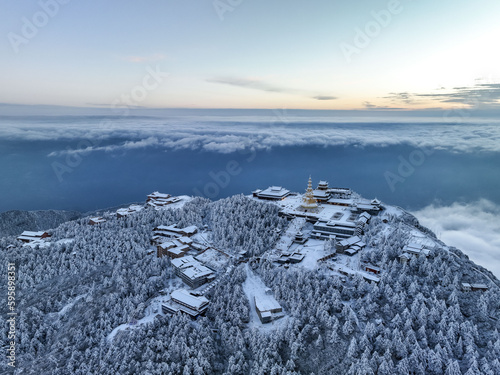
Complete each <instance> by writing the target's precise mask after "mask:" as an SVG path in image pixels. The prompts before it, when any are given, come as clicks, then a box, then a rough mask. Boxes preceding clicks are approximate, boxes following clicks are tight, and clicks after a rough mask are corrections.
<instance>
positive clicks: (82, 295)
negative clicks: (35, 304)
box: [57, 294, 87, 316]
mask: <svg viewBox="0 0 500 375" xmlns="http://www.w3.org/2000/svg"><path fill="white" fill-rule="evenodd" d="M86 296H87V294H81V295H79V296H77V297H76V298H75V299H74V300H73V301H72V302H70V303H68V304H67V305H65V306H64V307H63V308H62V309H61V310H59V311H58V312H57V314H58V315H59V316H63V315H64V314H66V312H67V311H68V310H69V309H71V308H72V307H73V306H74V305H75V304H76V303H77V302H78V301H80V300H81V299H82V298H85V297H86Z"/></svg>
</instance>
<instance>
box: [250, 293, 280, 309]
mask: <svg viewBox="0 0 500 375" xmlns="http://www.w3.org/2000/svg"><path fill="white" fill-rule="evenodd" d="M255 307H256V308H257V310H259V311H260V312H263V311H271V310H279V309H281V305H280V304H279V303H278V301H276V299H275V298H274V297H273V296H272V295H269V294H257V295H256V296H255Z"/></svg>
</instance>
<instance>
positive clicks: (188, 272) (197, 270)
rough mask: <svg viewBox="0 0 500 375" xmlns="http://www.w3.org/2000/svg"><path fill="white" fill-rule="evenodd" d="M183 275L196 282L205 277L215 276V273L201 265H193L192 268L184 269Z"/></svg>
mask: <svg viewBox="0 0 500 375" xmlns="http://www.w3.org/2000/svg"><path fill="white" fill-rule="evenodd" d="M182 273H183V274H184V275H185V276H187V277H188V278H190V279H192V280H194V279H197V278H200V277H205V276H208V275H211V274H213V271H212V270H211V269H210V268H208V267H205V266H204V265H202V264H201V263H198V264H195V265H192V266H191V267H187V268H184V269H183V270H182Z"/></svg>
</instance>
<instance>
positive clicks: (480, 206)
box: [413, 199, 500, 277]
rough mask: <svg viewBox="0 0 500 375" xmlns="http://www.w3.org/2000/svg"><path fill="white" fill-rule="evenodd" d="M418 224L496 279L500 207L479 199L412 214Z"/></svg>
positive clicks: (499, 272)
mask: <svg viewBox="0 0 500 375" xmlns="http://www.w3.org/2000/svg"><path fill="white" fill-rule="evenodd" d="M413 214H414V215H415V216H416V217H417V218H418V220H419V221H420V223H421V224H422V225H424V226H426V227H428V228H429V229H431V230H432V231H434V233H436V235H437V236H438V238H439V239H440V240H441V241H443V242H444V243H446V244H447V245H450V246H455V247H456V248H458V249H460V250H462V251H463V252H464V253H465V254H467V255H468V256H469V258H470V259H471V260H473V261H474V262H476V263H477V264H480V265H481V266H483V267H485V268H487V269H488V270H490V271H491V272H493V273H494V274H495V276H497V277H500V206H498V205H496V204H494V203H492V202H490V201H488V200H485V199H481V200H479V201H477V202H473V203H467V204H466V203H453V204H452V205H451V206H437V205H430V206H427V207H425V208H423V209H422V210H420V211H417V212H413Z"/></svg>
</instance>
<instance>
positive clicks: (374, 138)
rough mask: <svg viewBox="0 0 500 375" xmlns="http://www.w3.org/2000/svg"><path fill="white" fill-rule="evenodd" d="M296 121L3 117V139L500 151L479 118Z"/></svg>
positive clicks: (227, 148) (230, 148)
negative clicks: (400, 146) (450, 120)
mask: <svg viewBox="0 0 500 375" xmlns="http://www.w3.org/2000/svg"><path fill="white" fill-rule="evenodd" d="M342 120H343V121H342V122H332V119H331V118H329V119H319V118H317V117H314V118H310V119H308V118H304V117H301V118H290V117H283V116H281V115H279V114H277V115H275V116H269V117H265V116H260V117H251V118H242V117H234V118H231V117H223V118H211V119H210V118H208V119H207V118H203V119H199V118H196V117H182V118H168V119H165V118H152V117H151V118H148V117H125V118H120V117H105V116H101V117H98V116H94V117H74V116H73V117H67V118H61V117H60V118H57V120H55V119H54V120H53V121H51V119H50V118H46V119H42V120H40V119H37V120H26V119H24V120H20V119H14V118H10V119H4V120H3V121H2V127H1V128H0V140H2V139H3V140H25V141H55V140H57V141H65V140H67V141H75V140H78V141H80V144H79V147H77V148H75V147H73V148H70V149H65V150H54V152H53V153H52V155H51V156H58V155H60V154H61V153H68V152H79V153H89V152H93V151H107V152H113V151H123V150H127V149H138V148H147V147H162V148H166V149H173V150H182V149H187V150H205V151H212V152H220V153H232V152H236V151H240V150H244V149H270V148H273V147H279V146H310V145H314V146H338V145H350V146H352V145H356V146H361V147H362V146H367V145H371V146H380V147H383V146H390V145H398V144H410V145H414V146H415V147H421V148H432V149H439V150H447V151H452V152H500V124H499V123H498V122H493V120H489V121H483V122H479V121H475V122H474V123H471V122H461V123H447V122H445V121H441V122H435V121H431V120H430V119H425V121H422V122H417V121H416V120H415V119H412V122H408V121H407V120H406V121H405V122H398V121H395V120H394V119H391V121H390V122H389V121H387V122H373V121H368V120H366V119H364V122H356V121H354V120H355V119H350V121H346V119H345V118H344V119H342Z"/></svg>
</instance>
